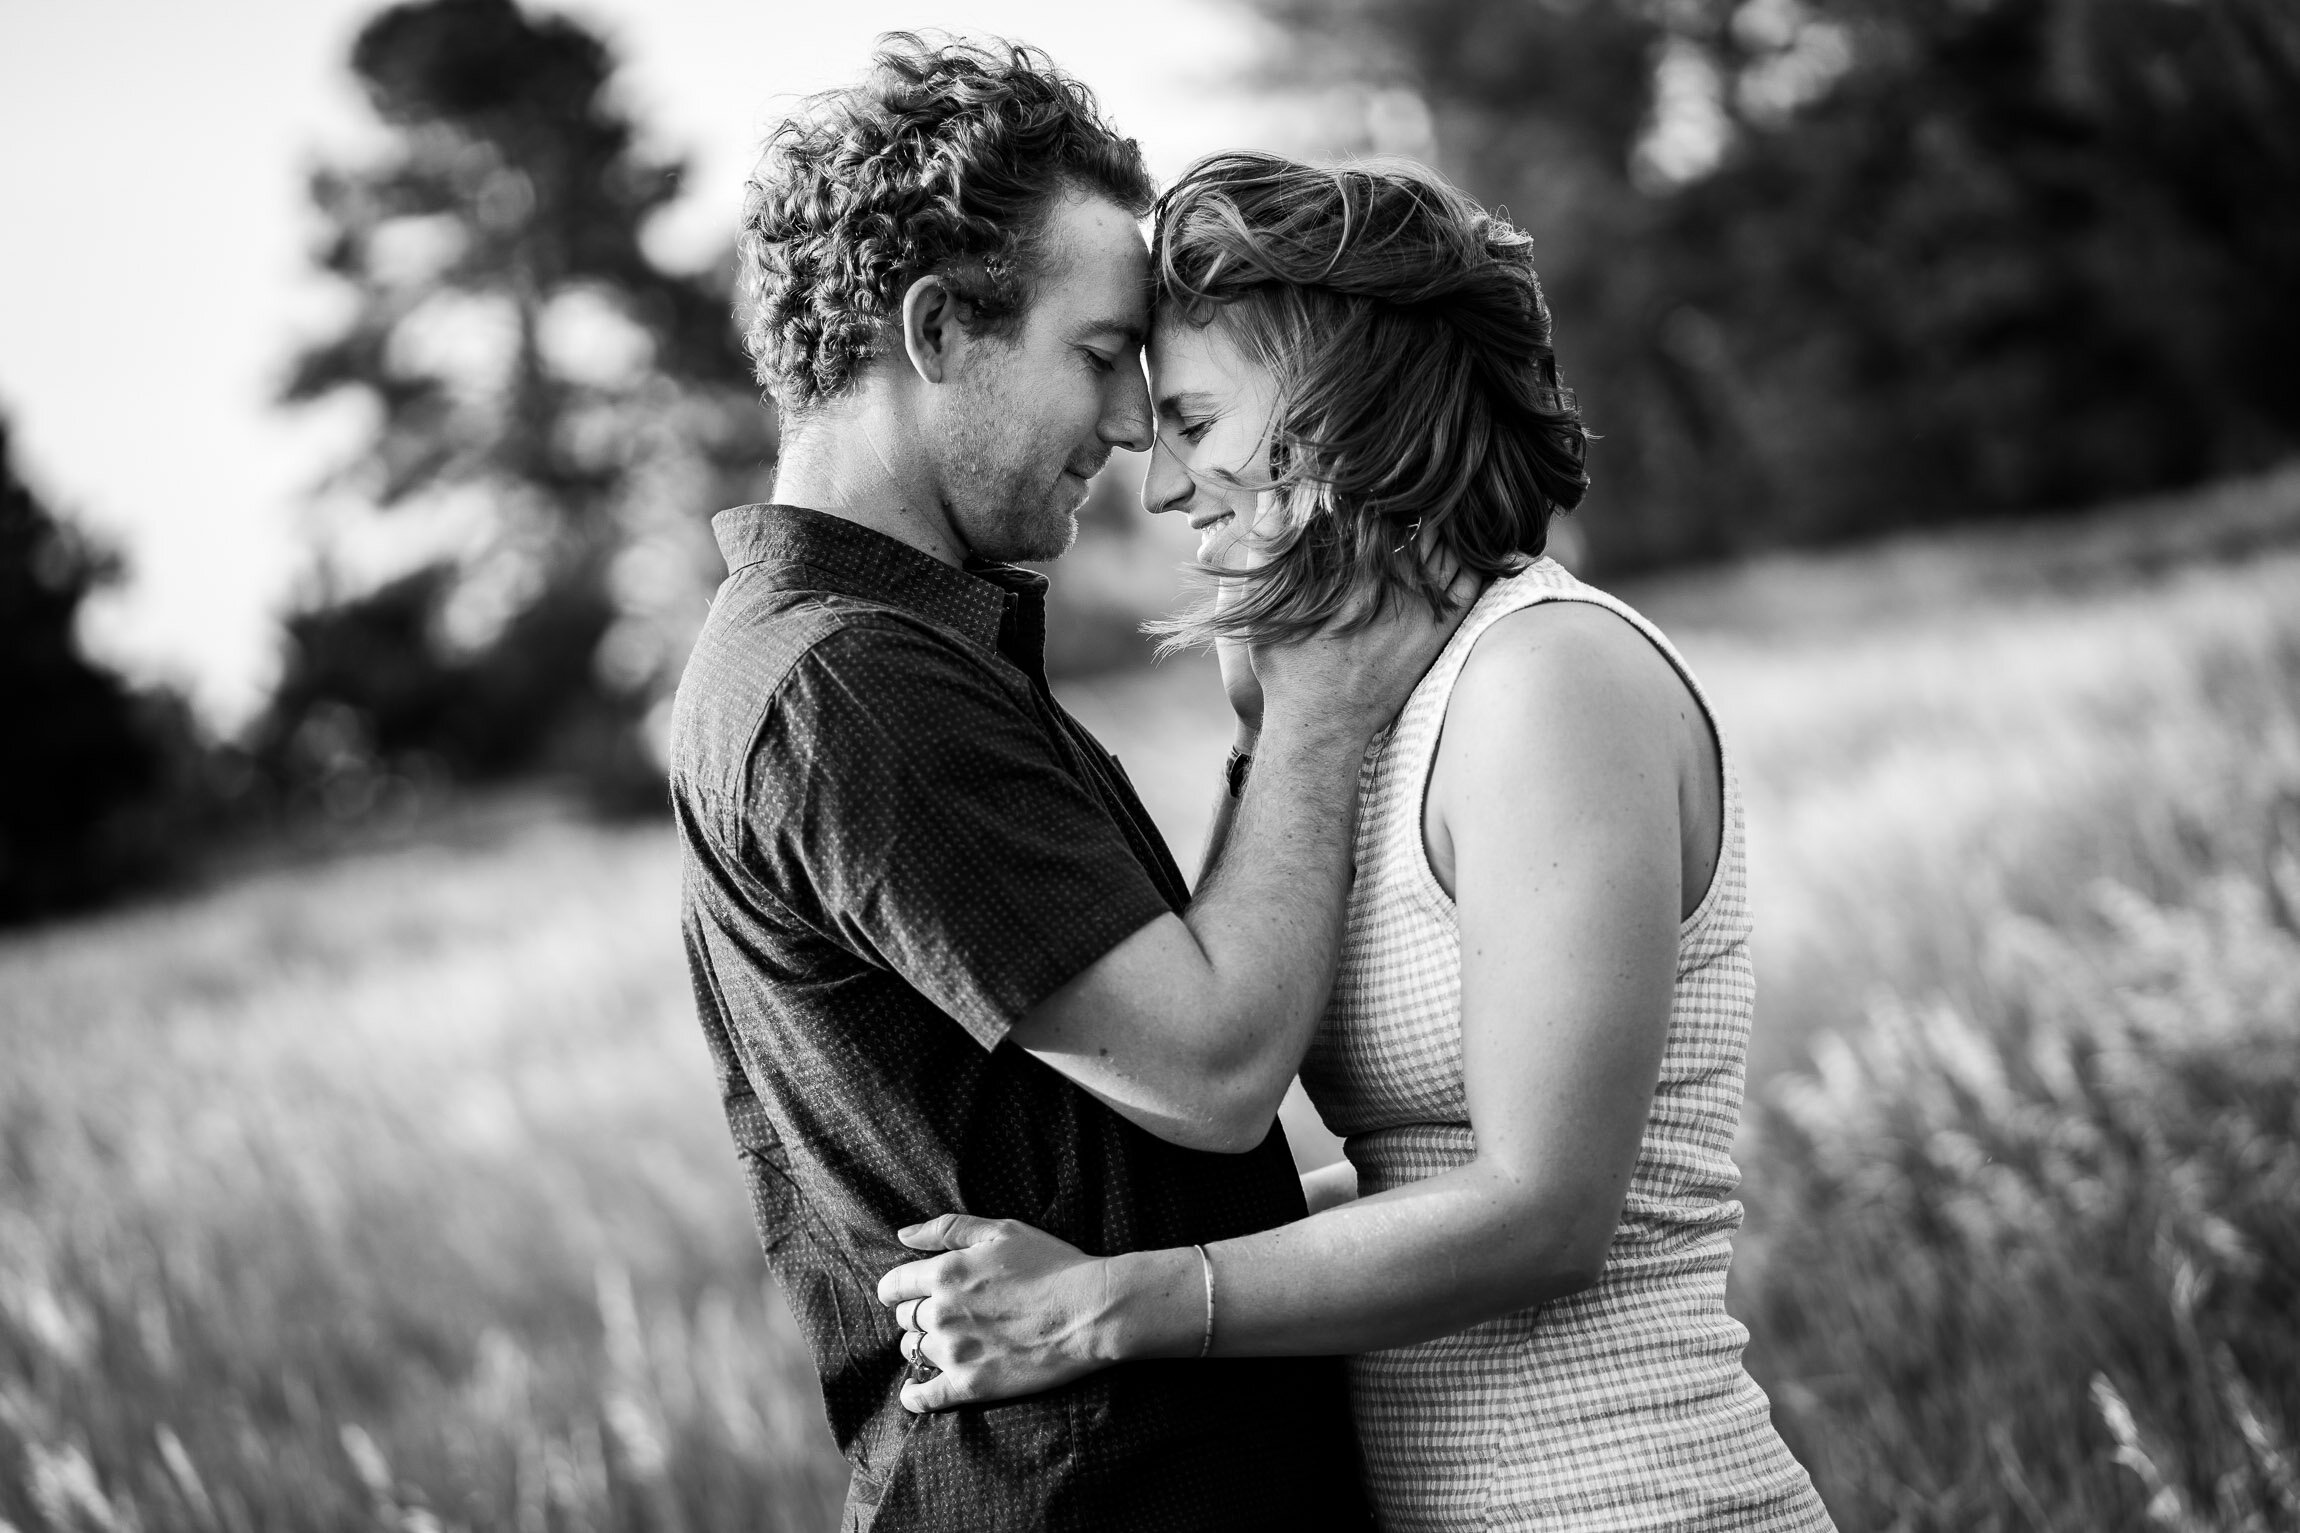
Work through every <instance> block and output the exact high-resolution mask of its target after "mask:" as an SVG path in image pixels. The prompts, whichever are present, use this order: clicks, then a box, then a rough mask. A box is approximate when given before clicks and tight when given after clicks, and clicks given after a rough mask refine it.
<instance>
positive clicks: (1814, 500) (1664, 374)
mask: <svg viewBox="0 0 2300 1533" xmlns="http://www.w3.org/2000/svg"><path fill="white" fill-rule="evenodd" d="M1257 8H1258V9H1260V10H1262V11H1263V12H1265V13H1266V14H1269V15H1271V16H1273V17H1274V18H1276V19H1277V20H1278V21H1279V22H1280V23H1281V24H1283V25H1284V26H1286V27H1287V28H1288V29H1290V31H1291V32H1292V34H1293V36H1294V38H1295V39H1296V40H1297V41H1298V42H1299V44H1300V47H1299V48H1298V49H1297V50H1296V51H1295V52H1294V54H1293V61H1294V62H1293V68H1292V69H1291V70H1290V71H1288V72H1289V73H1292V74H1294V75H1295V76H1296V77H1297V78H1299V79H1302V80H1305V81H1307V82H1309V83H1311V84H1312V85H1314V86H1315V87H1316V88H1318V89H1321V90H1331V88H1332V82H1333V81H1335V80H1336V79H1337V78H1339V79H1345V80H1346V79H1351V78H1355V79H1357V80H1359V81H1362V82H1364V83H1365V85H1367V86H1368V87H1382V86H1389V87H1395V88H1402V89H1405V90H1409V91H1411V92H1413V93H1415V94H1416V95H1418V96H1419V97H1420V98H1421V99H1422V101H1423V102H1425V103H1426V105H1427V107H1428V110H1429V114H1430V116H1431V118H1432V119H1433V120H1434V124H1435V148H1436V152H1437V155H1438V157H1439V159H1440V161H1441V163H1442V164H1443V166H1444V167H1445V168H1446V169H1448V170H1449V171H1450V172H1451V173H1453V174H1454V175H1456V176H1458V177H1459V178H1461V179H1462V181H1463V182H1464V183H1465V185H1467V186H1468V188H1469V189H1470V190H1471V191H1472V192H1474V193H1475V194H1477V195H1478V196H1480V197H1482V198H1484V199H1486V200H1488V201H1489V202H1497V203H1501V204H1503V205H1505V206H1506V207H1507V208H1508V209H1509V210H1510V212H1511V213H1512V214H1513V215H1514V216H1515V217H1516V218H1517V220H1518V221H1519V222H1521V223H1523V224H1524V225H1525V226H1526V227H1527V228H1528V229H1529V230H1530V231H1531V232H1532V233H1533V234H1534V236H1535V237H1536V239H1537V240H1538V241H1539V245H1538V254H1539V258H1540V265H1541V270H1542V275H1543V280H1544V283H1545V285H1546V286H1547V287H1548V289H1549V292H1550V296H1551V300H1552V304H1553V306H1554V308H1555V310H1556V313H1557V324H1558V349H1559V355H1560V358H1561V361H1562V362H1563V364H1564V366H1565V369H1566V371H1567V373H1568V374H1569V375H1570V376H1569V379H1568V381H1569V382H1572V383H1574V384H1576V385H1577V386H1579V388H1580V389H1581V393H1582V403H1583V406H1584V408H1585V409H1586V410H1587V412H1588V414H1589V419H1590V422H1591V425H1592V427H1593V428H1594V429H1596V430H1597V431H1599V432H1600V433H1602V434H1603V436H1604V438H1605V440H1604V441H1603V442H1601V443H1600V445H1599V446H1598V448H1597V449H1596V452H1595V455H1594V457H1593V471H1594V473H1595V475H1596V478H1597V487H1596V489H1595V490H1593V492H1592V495H1591V497H1590V506H1589V511H1588V513H1587V515H1586V517H1585V518H1584V519H1583V520H1584V521H1585V524H1586V525H1585V527H1584V530H1585V532H1586V534H1587V536H1588V537H1589V539H1590V541H1591V543H1592V544H1593V545H1594V547H1595V549H1596V551H1597V552H1598V554H1599V555H1600V556H1601V557H1602V558H1603V559H1604V560H1605V562H1607V563H1609V564H1611V565H1612V566H1614V567H1616V568H1618V567H1621V566H1624V565H1634V564H1641V563H1651V562H1656V561H1665V560H1671V559H1680V558H1685V557H1698V556H1702V555H1708V554H1716V553H1724V552H1729V551H1732V550H1736V549H1742V548H1748V547H1753V546H1761V545H1764V544H1768V543H1778V542H1785V541H1799V540H1809V539H1815V538H1836V537H1844V536H1849V535H1856V534H1859V533H1863V532H1867V531H1873V530H1877V529H1879V528H1881V527H1885V526H1890V525H1894V524H1897V523H1906V522H1910V521H1914V520H1919V519H1931V518H1935V517H1939V516H1943V515H1948V516H1975V515H1987V514H1991V513H1998V512H2026V511H2035V510H2042V509H2051V508H2055V507H2063V506H2071V507H2073V506H2080V505H2084V504H2087V503H2091V502H2094V501H2097V500H2100V499H2102V498H2106V497H2111V496H2119V495H2129V494H2135V493H2141V492H2147V491H2153V490H2157V489H2162V488H2168V487H2172V486H2177V485H2181V484H2185V483H2189V482H2193V481H2195V480H2197V479H2200V478H2203V477H2205V476H2209V475H2214V474H2222V473H2230V472H2238V471H2243V470H2247V469H2250V468H2254V467H2257V466H2259V465H2261V464H2263V463H2265V462H2268V461H2271V460H2273V459H2274V458H2276V457H2278V456H2280V455H2282V454H2286V453H2289V452H2291V451H2293V450H2294V449H2295V448H2296V447H2300V381H2296V378H2300V375H2296V374H2295V373H2294V370H2293V369H2292V367H2291V366H2290V361H2289V359H2290V357H2291V356H2292V354H2293V351H2294V348H2295V346H2296V345H2300V283H2296V282H2294V280H2293V274H2294V273H2295V272H2300V134H2295V131H2294V124H2296V123H2300V7H2294V6H2292V5H2291V4H2290V3H2289V0H2192V3H2187V4H2181V5H2167V4H2163V3H2160V0H1969V3H1960V4H1908V3H1905V0H1674V3H1671V4H1667V5H1661V4H1654V3H1651V0H1540V3H1532V0H1257Z"/></svg>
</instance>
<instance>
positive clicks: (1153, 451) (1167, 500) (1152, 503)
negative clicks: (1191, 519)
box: [1142, 434, 1198, 516]
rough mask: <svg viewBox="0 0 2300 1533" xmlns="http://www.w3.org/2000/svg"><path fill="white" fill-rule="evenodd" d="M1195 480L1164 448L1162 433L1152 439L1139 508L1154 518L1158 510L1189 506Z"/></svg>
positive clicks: (1175, 509) (1173, 454) (1174, 454)
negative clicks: (1148, 466)
mask: <svg viewBox="0 0 2300 1533" xmlns="http://www.w3.org/2000/svg"><path fill="white" fill-rule="evenodd" d="M1197 488H1198V481H1197V480H1195V479H1193V478H1191V477H1190V471H1189V470H1188V469H1186V468H1184V467H1183V466H1182V459H1181V456H1180V455H1179V454H1177V453H1176V452H1175V451H1174V449H1173V448H1171V447H1169V446H1167V445H1166V438H1165V436H1164V435H1163V434H1160V435H1159V436H1156V437H1154V438H1152V439H1151V443H1150V471H1149V472H1148V473H1146V474H1144V475H1143V476H1142V509H1143V510H1145V511H1147V512H1149V513H1150V514H1151V515H1152V516H1156V515H1157V514H1158V513H1160V512H1161V511H1179V510H1181V509H1182V508H1183V507H1185V506H1187V505H1189V504H1190V497H1191V496H1192V495H1193V494H1195V493H1196V492H1197Z"/></svg>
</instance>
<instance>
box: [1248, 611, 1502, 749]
mask: <svg viewBox="0 0 2300 1533" xmlns="http://www.w3.org/2000/svg"><path fill="white" fill-rule="evenodd" d="M1453 594H1454V605H1453V607H1452V608H1451V610H1449V611H1447V612H1446V613H1445V614H1444V615H1443V616H1442V617H1441V616H1438V615H1436V614H1433V613H1432V612H1431V611H1430V609H1429V605H1428V603H1426V602H1423V601H1421V600H1420V599H1419V598H1416V597H1410V596H1406V597H1396V598H1393V599H1392V601H1391V602H1390V604H1389V609H1388V610H1387V611H1385V612H1384V613H1383V614H1382V615H1381V616H1380V617H1378V618H1375V619H1374V620H1373V621H1372V622H1370V623H1367V624H1365V625H1364V626H1363V627H1360V628H1357V629H1356V630H1354V631H1345V630H1346V629H1347V626H1348V625H1347V624H1346V623H1344V622H1341V621H1339V620H1337V621H1336V622H1335V623H1334V624H1332V625H1329V626H1328V627H1327V628H1326V629H1325V630H1324V631H1322V632H1320V633H1316V634H1313V635H1311V636H1310V637H1309V638H1306V639H1299V640H1296V641H1295V642H1293V643H1290V644H1259V645H1256V646H1255V647H1254V651H1253V669H1254V674H1255V676H1256V677H1257V678H1258V679H1259V680H1260V682H1261V688H1262V694H1263V709H1264V712H1265V715H1266V718H1267V721H1268V727H1270V728H1273V729H1275V728H1276V727H1278V725H1279V723H1280V722H1281V721H1287V722H1291V723H1295V724H1311V725H1318V726H1323V727H1328V728H1337V729H1342V730H1344V731H1346V732H1351V733H1355V734H1357V735H1358V736H1359V737H1360V738H1371V737H1372V735H1373V734H1374V732H1375V731H1376V730H1378V729H1380V728H1381V727H1382V726H1383V725H1385V724H1387V723H1389V722H1390V720H1391V719H1393V718H1395V717H1397V712H1398V710H1399V709H1400V708H1402V707H1404V706H1405V701H1406V698H1407V696H1408V695H1410V694H1411V693H1412V691H1413V689H1414V686H1415V684H1416V683H1418V682H1419V681H1420V680H1421V679H1422V674H1423V673H1424V672H1425V671H1427V670H1428V669H1429V668H1430V664H1431V662H1433V661H1435V660H1436V659H1437V657H1438V651H1440V650H1442V649H1444V648H1445V643H1446V640H1448V639H1450V638H1452V637H1453V631H1454V629H1455V628H1457V627H1458V626H1460V623H1461V620H1462V616H1463V614H1465V613H1466V612H1467V611H1468V610H1469V603H1470V601H1471V600H1472V599H1474V598H1475V596H1476V594H1477V592H1476V589H1475V587H1474V585H1467V584H1466V583H1465V586H1464V588H1463V589H1459V590H1457V591H1455V592H1454V593H1453ZM1223 679H1224V682H1225V684H1227V683H1228V679H1229V678H1228V676H1227V674H1225V676H1224V678H1223Z"/></svg>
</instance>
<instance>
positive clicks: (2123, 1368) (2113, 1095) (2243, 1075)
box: [1751, 782, 2300, 1533]
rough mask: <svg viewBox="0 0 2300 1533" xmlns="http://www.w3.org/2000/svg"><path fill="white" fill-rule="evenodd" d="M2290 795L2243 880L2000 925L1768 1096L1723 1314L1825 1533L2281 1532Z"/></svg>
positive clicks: (2291, 934)
mask: <svg viewBox="0 0 2300 1533" xmlns="http://www.w3.org/2000/svg"><path fill="white" fill-rule="evenodd" d="M2288 788H2289V789H2291V790H2292V792H2293V795H2294V796H2293V797H2291V798H2289V799H2287V800H2286V801H2285V802H2284V803H2283V804H2282V805H2281V806H2280V816H2281V818H2282V819H2283V820H2284V822H2285V826H2286V828H2285V830H2284V832H2283V835H2282V837H2281V838H2280V840H2281V844H2280V845H2277V846H2276V850H2275V852H2274V854H2273V856H2272V857H2271V859H2270V863H2269V866H2268V867H2267V868H2266V869H2265V870H2261V869H2258V868H2257V867H2255V868H2254V869H2252V870H2241V869H2239V868H2234V867H2232V868H2229V869H2227V870H2225V871H2223V872H2222V873H2220V874H2219V875H2218V876H2217V877H2214V878H2212V879H2211V880H2209V881H2208V882H2206V883H2205V884H2204V886H2203V887H2201V888H2200V889H2197V890H2195V891H2194V893H2193V899H2192V901H2191V902H2190V903H2185V904H2181V905H2170V906H2168V905H2163V904H2159V903H2157V902H2155V901H2153V900H2150V899H2147V898H2144V897H2142V896H2140V895H2138V894H2136V893H2133V892H2132V891H2130V890H2127V889H2124V888H2122V887H2119V886H2114V885H2109V886H2105V887H2102V888H2100V889H2098V890H2097V891H2095V893H2094V895H2093V898H2092V900H2091V901H2090V902H2089V903H2090V905H2091V907H2092V909H2091V910H2090V911H2089V912H2087V913H2086V914H2088V915H2089V916H2090V919H2089V920H2086V919H2082V918H2081V917H2080V918H2079V919H2076V920H2069V921H2066V922H2065V923H2064V924H2063V925H2062V926H2060V927H2054V926H2049V925H2045V924H2043V923H2040V922H2035V921H2027V920H2017V919H2008V920H2006V921H2005V922H2004V924H2003V926H2002V927H2001V929H2000V931H1999V932H1998V934H1997V937H1996V940H1995V942H1994V943H1993V944H1992V955H1991V957H1992V962H1991V964H1990V969H1991V975H1990V988H1991V991H1992V997H1991V1003H1990V1004H1989V1005H1987V1006H1986V1007H1985V1008H1983V1009H1979V1010H1976V1011H1968V1010H1966V1009H1964V1008H1960V1007H1956V1006H1951V1005H1942V1004H1931V1005H1926V1004H1921V1003H1919V1004H1907V1003H1895V1004H1889V1005H1886V1006H1882V1007H1880V1008H1879V1009H1877V1010H1876V1012H1875V1013H1874V1014H1873V1015H1872V1016H1871V1017H1870V1019H1869V1025H1868V1027H1866V1028H1865V1029H1862V1030H1860V1031H1858V1032H1856V1033H1853V1034H1850V1035H1837V1036H1832V1037H1831V1038H1830V1039H1829V1040H1828V1041H1827V1046H1826V1047H1825V1048H1824V1050H1823V1051H1822V1054H1821V1058H1820V1062H1819V1068H1818V1071H1817V1073H1816V1074H1814V1075H1813V1076H1810V1077H1805V1078H1801V1079H1798V1080H1795V1081H1793V1082H1791V1083H1790V1086H1791V1089H1788V1090H1785V1091H1784V1092H1783V1094H1782V1096H1783V1107H1782V1110H1781V1111H1780V1112H1779V1113H1778V1114H1776V1115H1775V1117H1774V1119H1773V1121H1772V1124H1771V1128H1772V1133H1771V1134H1770V1135H1769V1140H1768V1143H1769V1147H1770V1155H1769V1161H1768V1171H1769V1176H1768V1181H1767V1189H1768V1192H1769V1194H1770V1198H1771V1200H1772V1207H1771V1208H1770V1209H1769V1210H1768V1213H1767V1218H1768V1221H1769V1223H1770V1224H1772V1225H1773V1226H1774V1227H1775V1228H1777V1229H1779V1230H1781V1231H1783V1232H1784V1233H1783V1235H1782V1237H1781V1238H1780V1239H1779V1240H1778V1241H1777V1242H1776V1243H1775V1244H1774V1246H1773V1247H1772V1248H1771V1250H1770V1251H1769V1252H1768V1260H1767V1262H1766V1265H1765V1268H1764V1270H1765V1272H1766V1274H1767V1280H1766V1281H1764V1282H1761V1283H1758V1284H1755V1285H1753V1286H1754V1290H1755V1293H1756V1294H1757V1305H1758V1308H1757V1313H1756V1314H1755V1315H1754V1316H1753V1317H1752V1319H1751V1326H1752V1329H1753V1330H1754V1331H1756V1332H1757V1333H1758V1335H1759V1336H1760V1337H1761V1354H1760V1355H1761V1358H1762V1363H1763V1366H1764V1368H1765V1369H1766V1371H1768V1372H1769V1373H1771V1374H1772V1375H1773V1376H1774V1377H1775V1379H1776V1397H1777V1400H1778V1402H1779V1406H1780V1409H1781V1411H1782V1414H1783V1415H1784V1417H1785V1418H1786V1423H1787V1425H1788V1426H1789V1428H1790V1430H1791V1433H1792V1436H1793V1437H1794V1438H1795V1439H1796V1441H1797V1444H1798V1446H1799V1447H1800V1449H1801V1450H1802V1452H1803V1456H1804V1457H1805V1459H1806V1462H1807V1463H1808V1465H1809V1466H1810V1467H1812V1469H1813V1471H1814V1474H1815V1477H1816V1479H1817V1480H1818V1481H1819V1483H1820V1484H1821V1485H1822V1487H1823V1488H1824V1490H1825V1491H1826V1492H1828V1494H1829V1499H1830V1504H1831V1506H1832V1508H1833V1510H1834V1511H1835V1512H1836V1515H1837V1518H1838V1520H1839V1522H1840V1523H1841V1524H1842V1525H1843V1526H1846V1527H1861V1528H1878V1529H1883V1528H1908V1529H1918V1528H1925V1529H1932V1528H1938V1529H1944V1530H1946V1529H1957V1530H1960V1533H1961V1530H1966V1529H1979V1528H2005V1529H2014V1528H2032V1527H2033V1528H2052V1527H2067V1528H2072V1529H2073V1528H2083V1529H2105V1528H2115V1527H2133V1526H2140V1525H2144V1523H2152V1524H2154V1525H2155V1526H2157V1527H2160V1528H2165V1529H2174V1530H2196V1533H2203V1530H2205V1529H2216V1530H2225V1533H2272V1530H2276V1529H2284V1528H2291V1527H2294V1526H2300V1330H2296V1329H2295V1327H2294V1324H2293V1316H2294V1314H2295V1313H2296V1312H2300V1032H2295V1027H2294V1019H2295V1017H2300V837H2295V836H2294V835H2293V834H2292V830H2293V829H2294V828H2296V827H2300V782H2295V783H2292V784H2289V785H2288ZM2277 817H2278V816H2277V815H2275V814H2272V815H2271V816H2270V817H2269V819H2268V821H2267V823H2266V824H2265V825H2263V826H2261V827H2260V828H2261V829H2263V830H2266V831H2268V832H2269V834H2270V835H2271V836H2274V835H2275V834H2276V830H2275V825H2276V819H2277ZM2272 844H2273V843H2272ZM2247 860H2249V859H2247ZM2141 1512H2145V1518H2143V1517H2142V1516H2138V1515H2136V1513H2141Z"/></svg>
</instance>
